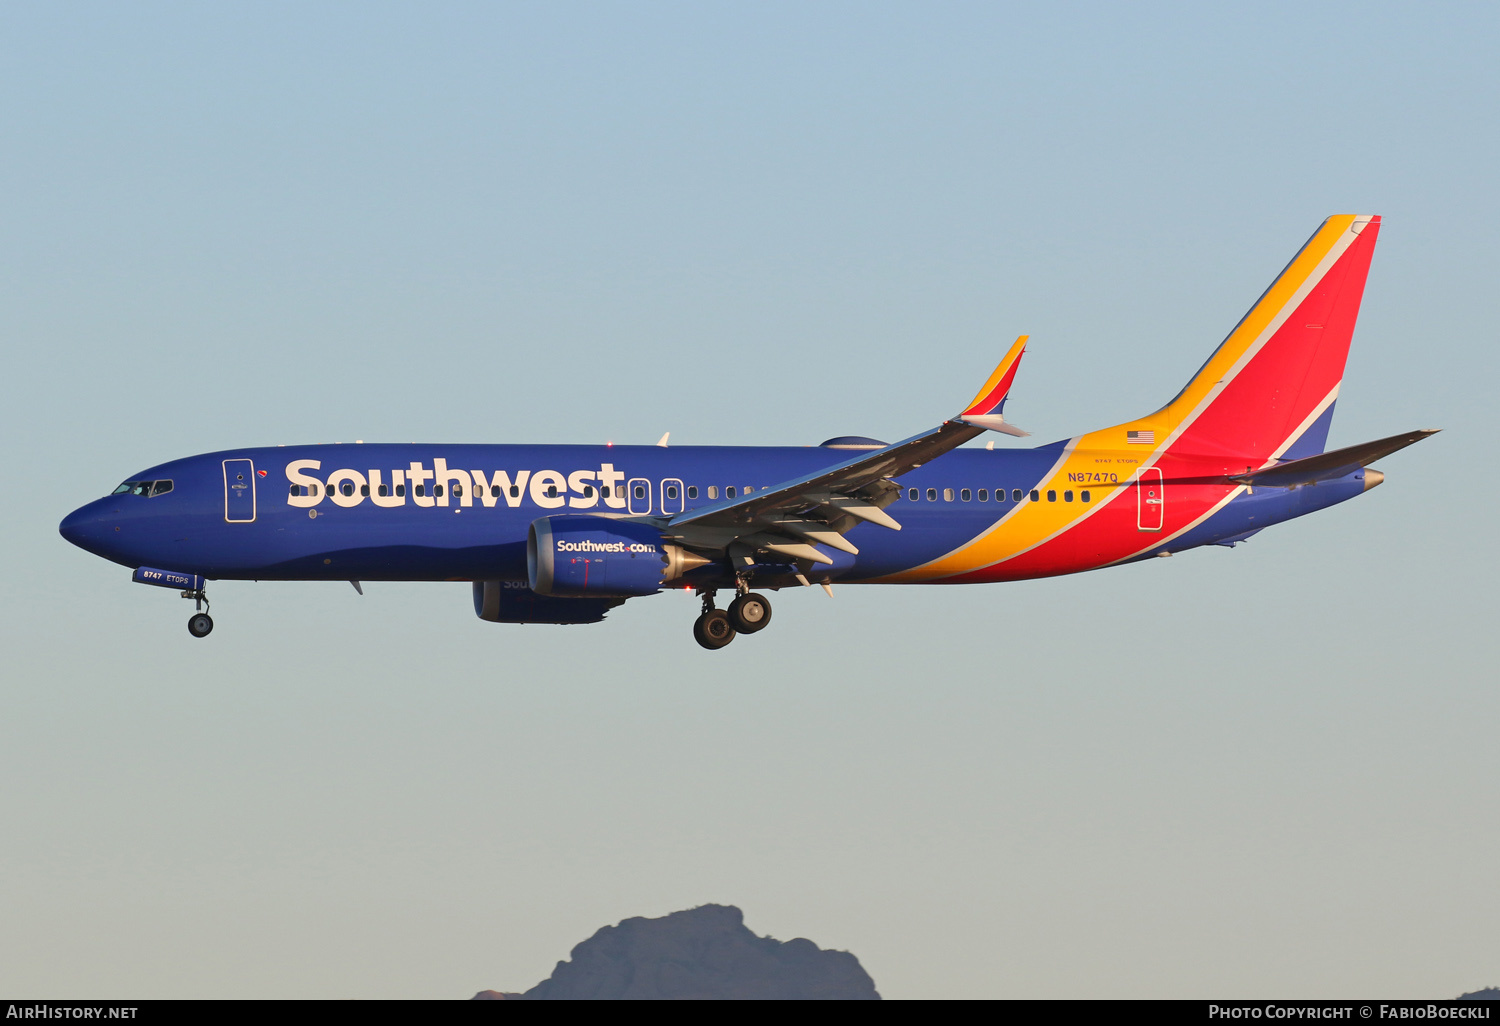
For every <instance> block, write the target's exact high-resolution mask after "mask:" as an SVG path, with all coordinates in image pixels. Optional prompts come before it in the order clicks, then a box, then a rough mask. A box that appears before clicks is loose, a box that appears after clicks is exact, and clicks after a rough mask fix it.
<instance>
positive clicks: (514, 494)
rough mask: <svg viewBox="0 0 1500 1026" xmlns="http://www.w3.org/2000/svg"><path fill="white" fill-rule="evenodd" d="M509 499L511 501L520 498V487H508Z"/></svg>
mask: <svg viewBox="0 0 1500 1026" xmlns="http://www.w3.org/2000/svg"><path fill="white" fill-rule="evenodd" d="M510 497H511V498H512V499H519V498H520V497H521V486H520V485H511V486H510Z"/></svg>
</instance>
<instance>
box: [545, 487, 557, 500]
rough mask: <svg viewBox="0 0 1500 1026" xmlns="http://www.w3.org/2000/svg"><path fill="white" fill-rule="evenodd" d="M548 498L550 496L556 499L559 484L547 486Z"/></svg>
mask: <svg viewBox="0 0 1500 1026" xmlns="http://www.w3.org/2000/svg"><path fill="white" fill-rule="evenodd" d="M547 498H549V499H555V498H557V485H548V486H547Z"/></svg>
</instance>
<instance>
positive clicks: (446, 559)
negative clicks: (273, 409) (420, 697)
mask: <svg viewBox="0 0 1500 1026" xmlns="http://www.w3.org/2000/svg"><path fill="white" fill-rule="evenodd" d="M1066 444H1067V443H1065V442H1057V443H1053V444H1051V445H1044V446H1040V447H1038V448H1034V449H1020V450H998V451H989V450H982V449H959V450H956V451H953V452H950V453H948V454H946V455H944V456H942V457H940V458H938V459H935V460H933V461H932V462H930V463H928V464H927V465H925V466H923V467H920V468H918V469H917V470H914V471H912V472H910V473H908V474H906V475H905V476H903V477H902V478H900V479H899V481H898V482H897V483H898V484H899V485H900V486H901V489H902V490H901V498H900V499H899V500H898V501H897V502H896V503H895V504H893V505H892V506H890V507H889V512H890V513H891V514H892V515H894V516H895V517H896V519H897V520H899V521H900V523H901V525H902V528H903V529H902V530H901V531H892V530H887V529H886V528H883V527H881V526H878V525H875V524H861V525H859V526H857V527H855V528H854V529H853V530H851V531H850V532H849V533H848V539H849V541H850V542H852V543H853V545H854V546H856V547H857V548H858V549H859V554H858V555H857V556H855V555H851V554H848V553H845V552H840V551H834V550H830V552H829V555H830V557H831V558H833V560H834V562H833V563H832V564H829V565H827V566H823V567H820V573H822V574H825V575H826V576H827V577H828V578H830V579H837V580H842V581H847V582H859V581H866V580H872V579H876V578H880V577H883V576H886V575H889V574H895V573H899V572H901V571H904V570H908V569H910V568H912V567H914V566H919V565H922V564H924V563H926V562H928V561H930V560H934V559H937V558H939V557H941V556H943V555H945V554H946V553H949V552H952V551H953V550H954V549H956V548H958V547H960V546H962V545H964V544H965V543H967V542H969V541H971V540H972V539H974V538H976V537H978V536H980V535H981V534H983V533H984V532H985V531H987V530H988V529H990V528H991V527H992V526H993V525H995V524H996V523H998V522H999V521H1001V520H1002V519H1003V518H1004V517H1006V516H1007V514H1010V513H1011V512H1012V511H1013V510H1014V509H1015V508H1016V506H1017V504H1018V502H1028V501H1046V500H1045V498H1041V497H1038V498H1037V499H1033V498H1032V492H1033V489H1034V488H1036V487H1037V486H1038V483H1039V482H1041V481H1042V480H1043V479H1044V478H1046V476H1047V475H1048V473H1049V471H1050V470H1051V469H1052V468H1053V467H1054V466H1055V465H1056V464H1057V461H1058V458H1059V456H1060V455H1061V454H1062V453H1063V451H1064V448H1065V446H1066ZM849 455H850V454H849V453H847V452H838V451H831V450H830V449H828V448H825V447H820V446H808V447H727V446H674V447H671V448H664V447H657V446H582V445H578V446H564V445H424V444H412V445H318V446H286V447H275V448H257V449H238V450H232V451H227V452H218V453H211V454H206V455H201V456H193V457H189V458H187V459H181V460H173V461H171V462H169V463H163V464H161V465H159V466H155V467H151V468H149V469H147V470H144V471H142V472H141V473H140V474H137V475H135V477H134V478H133V479H132V482H130V483H132V484H135V483H138V482H164V481H166V482H171V484H170V485H168V486H166V487H167V489H168V490H165V491H162V490H161V486H160V485H159V484H158V485H157V488H156V492H157V494H150V492H151V489H150V488H149V487H148V488H145V489H142V488H140V487H134V488H129V489H126V490H124V491H121V492H120V493H117V494H114V495H110V496H107V497H105V498H102V499H98V500H96V501H94V502H91V503H89V504H87V505H85V506H83V507H82V508H80V509H78V510H77V511H75V512H74V513H73V514H71V515H70V516H69V517H68V518H67V519H66V520H64V521H63V524H62V527H61V530H62V533H63V535H64V536H65V537H66V538H68V540H70V541H72V542H74V543H75V544H77V545H79V546H81V547H83V548H85V549H87V550H89V551H91V552H94V553H97V554H98V555H100V556H103V557H105V558H107V559H110V560H113V561H115V562H117V563H121V564H123V565H125V566H129V567H139V566H152V567H163V568H168V569H171V570H174V571H181V572H184V573H191V574H199V575H202V576H204V577H207V578H212V579H230V580H236V579H237V580H248V579H255V580H370V581H379V580H388V581H438V580H522V579H525V578H526V576H527V565H526V539H527V529H528V526H529V525H530V524H531V523H532V522H533V521H535V520H537V519H538V518H540V517H545V516H552V515H556V514H567V513H593V514H608V515H612V516H618V517H666V516H670V515H672V514H674V513H680V512H683V511H684V510H691V509H693V508H695V507H698V506H702V505H706V504H709V503H711V502H714V501H717V500H722V499H725V498H729V497H734V496H744V495H746V494H753V492H756V491H761V490H764V489H766V488H768V487H771V486H775V485H778V484H780V483H782V482H784V481H788V480H793V479H796V478H800V477H804V476H806V475H809V474H812V473H814V472H816V471H817V470H819V468H822V467H826V466H828V465H829V464H830V463H833V462H837V461H838V460H840V459H844V458H847V457H848V456H849ZM123 487H124V486H122V488H123ZM1364 487H1365V485H1364V484H1363V482H1362V480H1361V479H1360V475H1358V474H1351V475H1349V477H1348V478H1345V479H1341V480H1338V481H1332V482H1324V483H1322V484H1320V485H1319V486H1318V487H1316V488H1310V489H1299V490H1294V491H1291V490H1285V489H1261V490H1258V493H1257V494H1241V495H1239V496H1237V497H1236V498H1234V499H1233V501H1231V502H1229V503H1228V504H1227V505H1226V506H1224V507H1223V508H1222V509H1219V510H1218V511H1217V512H1216V513H1214V514H1213V516H1211V517H1210V518H1208V519H1207V520H1206V521H1204V522H1203V523H1201V524H1198V525H1197V526H1195V527H1194V528H1192V529H1191V530H1190V531H1187V532H1185V533H1183V534H1181V535H1179V536H1177V537H1176V538H1174V539H1171V540H1170V541H1169V542H1168V540H1167V539H1163V541H1164V542H1168V546H1167V547H1168V548H1169V549H1171V550H1180V549H1183V548H1188V547H1192V546H1195V545H1203V544H1208V543H1212V542H1219V541H1222V540H1224V539H1232V538H1235V537H1237V536H1242V535H1244V534H1246V533H1248V532H1253V531H1255V530H1259V529H1260V528H1262V527H1265V526H1268V525H1269V524H1272V523H1276V522H1278V521H1282V520H1287V519H1290V518H1291V517H1295V516H1299V515H1301V514H1303V513H1307V512H1311V511H1312V510H1313V509H1318V508H1322V507H1324V506H1328V505H1332V504H1333V503H1335V502H1340V501H1343V500H1344V499H1347V498H1350V497H1352V496H1354V495H1356V494H1359V492H1360V491H1362V490H1363V489H1364ZM1082 494H1083V493H1080V500H1079V501H1082V498H1081V496H1082ZM1099 494H1100V495H1101V496H1102V494H1103V493H1102V491H1101V492H1099ZM1066 495H1067V497H1068V498H1067V501H1074V500H1073V492H1072V491H1071V490H1070V491H1068V492H1067V493H1066ZM1089 499H1090V500H1091V501H1097V500H1095V499H1094V496H1092V495H1091V496H1089ZM1056 501H1063V500H1062V499H1060V498H1059V499H1058V500H1056ZM1087 568H1088V567H1087V566H1079V567H1077V569H1087ZM707 572H708V573H710V574H711V573H712V571H707ZM1058 572H1066V570H1063V571H1058ZM726 579H732V577H726Z"/></svg>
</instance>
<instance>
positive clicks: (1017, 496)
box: [1010, 488, 1036, 502]
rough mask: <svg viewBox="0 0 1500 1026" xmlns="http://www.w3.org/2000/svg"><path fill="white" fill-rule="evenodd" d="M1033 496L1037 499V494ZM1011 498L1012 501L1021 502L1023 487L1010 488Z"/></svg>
mask: <svg viewBox="0 0 1500 1026" xmlns="http://www.w3.org/2000/svg"><path fill="white" fill-rule="evenodd" d="M1032 498H1033V499H1035V498H1036V496H1035V495H1033V496H1032ZM1010 500H1011V501H1012V502H1020V501H1021V489H1019V488H1012V489H1011V490H1010Z"/></svg>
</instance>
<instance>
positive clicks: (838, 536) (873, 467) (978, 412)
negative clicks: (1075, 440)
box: [663, 335, 1026, 573]
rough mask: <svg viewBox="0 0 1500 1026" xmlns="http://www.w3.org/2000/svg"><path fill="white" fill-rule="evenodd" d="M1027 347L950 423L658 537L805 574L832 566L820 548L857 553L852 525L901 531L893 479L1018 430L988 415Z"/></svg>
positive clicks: (1017, 348)
mask: <svg viewBox="0 0 1500 1026" xmlns="http://www.w3.org/2000/svg"><path fill="white" fill-rule="evenodd" d="M1025 344H1026V336H1024V335H1023V336H1021V337H1020V338H1019V339H1017V340H1016V343H1015V345H1013V346H1012V347H1011V350H1010V352H1008V353H1006V355H1005V359H1004V360H1002V361H1001V362H1000V366H999V367H998V368H996V370H995V373H994V374H992V375H991V376H990V380H989V381H987V382H986V383H985V386H984V388H982V389H981V390H980V394H979V395H978V396H977V397H976V398H975V401H974V402H972V403H970V404H969V406H968V407H967V408H966V409H965V410H964V412H963V413H961V414H959V416H957V417H955V418H954V419H952V420H949V421H945V422H944V423H942V424H941V425H939V426H938V427H935V428H933V429H932V430H931V431H924V432H923V433H922V434H919V435H913V436H912V437H911V438H908V439H906V440H904V441H901V442H897V443H895V444H894V445H888V446H886V447H885V448H883V449H877V450H875V451H874V452H869V453H863V454H861V455H859V456H857V457H854V458H853V459H848V460H845V461H843V462H841V463H835V464H833V465H832V466H830V467H827V468H826V469H824V470H820V471H818V472H817V473H815V474H813V475H811V476H808V477H803V478H798V479H795V480H792V481H785V482H782V483H781V484H778V485H774V486H772V487H770V488H766V489H763V490H761V491H759V492H756V493H755V494H753V495H747V496H744V497H743V498H739V499H724V500H722V501H720V502H715V503H711V504H709V505H707V506H699V507H697V508H696V509H693V510H691V511H689V512H686V513H680V514H678V515H677V516H674V517H670V518H668V520H667V522H666V526H665V528H664V531H663V537H664V538H666V539H667V540H669V541H675V542H677V543H678V544H681V545H685V546H687V547H689V548H693V549H699V550H707V551H714V552H720V551H727V552H728V553H729V555H730V557H731V560H732V561H733V562H734V564H735V569H736V570H740V569H744V568H745V567H746V566H749V565H753V564H754V563H755V556H756V555H757V554H758V553H762V552H770V553H774V554H776V555H777V556H779V557H781V558H780V559H779V560H777V561H778V562H793V563H796V564H798V565H799V567H800V568H801V570H802V572H804V573H805V572H806V571H807V570H808V569H810V568H811V566H812V564H816V563H832V562H833V560H832V559H830V558H829V557H828V556H827V555H826V554H825V553H823V552H820V551H819V550H818V546H820V545H823V546H827V547H829V548H834V549H839V550H841V551H843V552H848V553H851V554H854V555H858V554H859V550H858V549H857V548H855V547H854V545H853V543H851V542H850V541H849V540H848V539H847V538H845V537H844V535H845V534H846V533H848V531H849V530H850V529H851V528H853V527H855V526H857V525H859V524H861V523H872V524H879V525H880V526H881V527H885V528H889V529H890V530H893V531H899V530H901V525H900V524H899V523H897V522H896V519H895V518H894V517H892V516H891V515H890V514H889V513H887V512H885V507H887V506H889V505H890V504H891V503H892V502H894V501H895V500H896V496H897V495H898V494H899V493H900V488H899V487H898V486H897V485H896V484H895V483H894V482H893V481H892V480H891V478H895V477H900V476H901V475H902V474H905V473H908V472H909V471H912V470H915V469H916V468H918V467H920V466H922V464H924V463H927V462H929V461H931V460H934V459H936V458H937V457H939V456H941V455H943V454H944V453H946V452H950V451H951V450H953V449H956V448H958V447H959V446H960V445H963V444H964V443H965V442H967V441H969V440H970V439H973V438H977V437H979V436H980V435H982V434H984V432H985V430H986V429H990V430H1001V431H1005V432H1006V433H1007V434H1014V433H1016V431H1017V430H1018V429H1016V428H1013V427H1011V426H1010V425H1009V424H1004V425H1003V426H1000V424H1001V420H1000V417H999V416H998V414H997V413H992V412H991V411H998V410H999V408H1000V407H1001V406H1002V405H1003V404H1004V402H1005V398H1006V396H1007V395H1008V394H1009V391H1010V386H1011V382H1012V381H1014V380H1015V369H1016V366H1017V365H1018V364H1019V363H1020V360H1021V354H1022V353H1023V352H1024V351H1025ZM990 421H993V422H994V423H989V422H990ZM1021 433H1022V434H1024V433H1025V432H1021Z"/></svg>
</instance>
